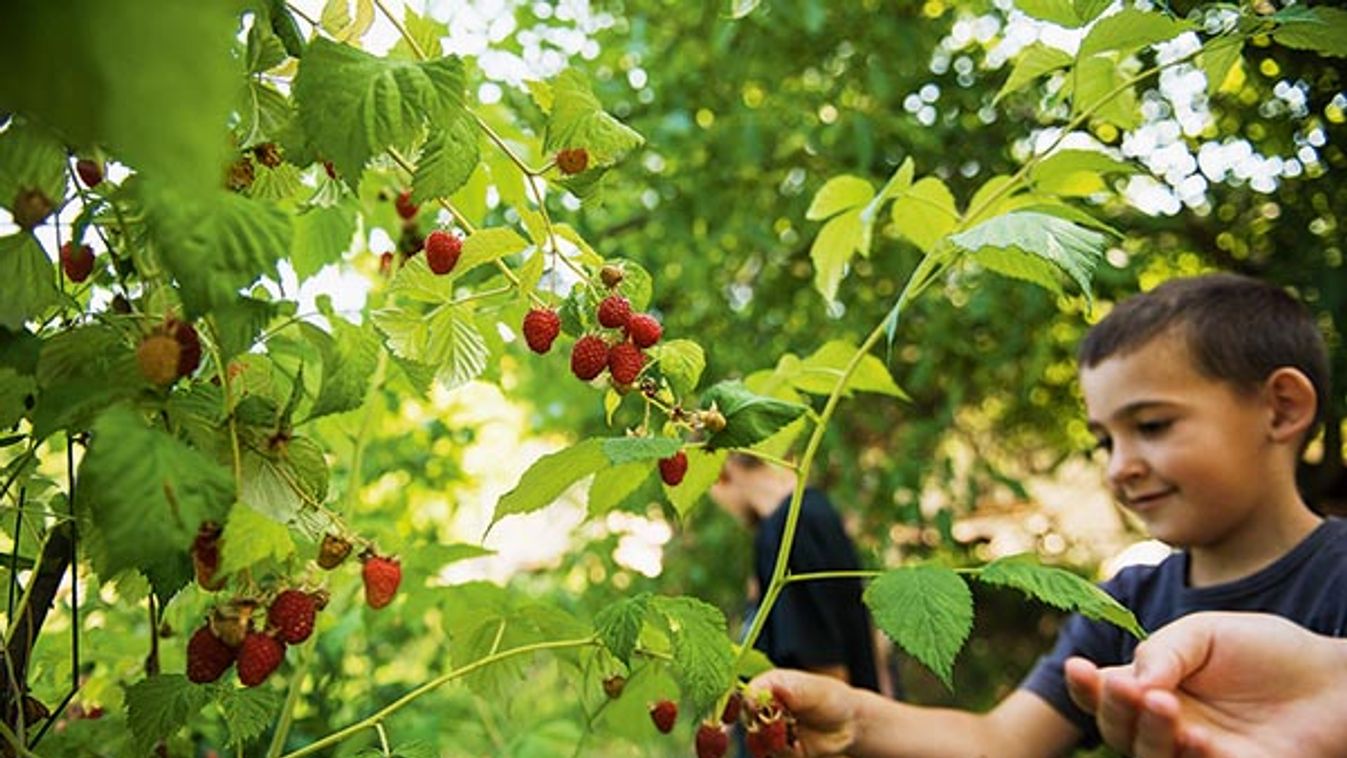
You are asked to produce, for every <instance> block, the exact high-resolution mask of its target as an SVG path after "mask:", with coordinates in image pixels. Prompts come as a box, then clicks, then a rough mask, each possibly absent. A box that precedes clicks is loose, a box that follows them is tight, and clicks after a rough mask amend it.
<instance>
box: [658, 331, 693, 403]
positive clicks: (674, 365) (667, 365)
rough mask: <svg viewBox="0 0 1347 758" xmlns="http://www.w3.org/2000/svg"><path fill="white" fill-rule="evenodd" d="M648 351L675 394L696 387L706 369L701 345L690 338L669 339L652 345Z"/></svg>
mask: <svg viewBox="0 0 1347 758" xmlns="http://www.w3.org/2000/svg"><path fill="white" fill-rule="evenodd" d="M649 353H650V356H651V357H652V358H653V359H654V360H655V362H656V363H658V364H659V369H660V371H661V372H662V373H663V374H664V378H665V379H668V380H669V385H670V386H672V387H673V391H674V394H675V395H678V396H680V397H681V396H683V395H687V394H690V393H691V392H692V391H693V390H695V389H697V383H698V382H700V381H701V379H702V371H703V370H705V369H706V353H705V352H704V351H703V350H702V346H701V345H698V344H697V343H696V342H693V341H692V340H669V341H668V342H661V343H659V344H656V345H654V346H653V347H651V348H650V349H649Z"/></svg>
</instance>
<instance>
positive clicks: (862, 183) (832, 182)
mask: <svg viewBox="0 0 1347 758" xmlns="http://www.w3.org/2000/svg"><path fill="white" fill-rule="evenodd" d="M874 196H875V188H874V187H871V186H870V182H868V181H866V180H864V179H862V178H860V177H859V176H851V175H849V174H844V175H842V176H834V177H833V178H831V179H829V180H828V181H827V182H825V183H824V185H823V186H822V187H820V188H819V191H818V192H815V193H814V199H813V201H812V202H810V204H809V210H807V211H805V214H804V217H805V218H807V219H809V220H810V221H822V220H823V219H825V218H829V217H831V216H833V215H835V214H838V213H841V212H842V211H845V210H848V209H850V208H855V207H858V206H861V205H865V204H866V203H868V202H870V200H871V198H873V197H874Z"/></svg>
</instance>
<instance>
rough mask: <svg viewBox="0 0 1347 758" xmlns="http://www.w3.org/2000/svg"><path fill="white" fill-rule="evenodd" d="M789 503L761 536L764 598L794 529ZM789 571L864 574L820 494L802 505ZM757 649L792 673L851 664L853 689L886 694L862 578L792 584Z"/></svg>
mask: <svg viewBox="0 0 1347 758" xmlns="http://www.w3.org/2000/svg"><path fill="white" fill-rule="evenodd" d="M789 503H790V499H789V498H787V499H786V500H784V501H782V503H781V505H780V506H778V507H777V509H776V510H775V511H773V512H772V514H771V515H770V516H768V517H767V518H765V519H763V521H762V523H761V524H759V525H758V531H757V534H756V535H755V536H754V539H753V568H754V575H755V576H756V577H757V580H758V591H759V592H761V591H762V590H763V589H764V588H766V587H767V584H768V582H770V581H771V578H772V568H773V567H774V566H775V564H776V553H777V551H778V550H779V549H780V547H781V536H782V534H784V533H785V530H786V513H787V511H788V508H787V507H786V506H787V505H788V504H789ZM788 565H789V567H790V571H791V573H793V574H806V573H812V572H816V571H854V570H856V569H859V568H860V567H861V566H860V561H859V560H858V559H857V557H856V549H855V546H854V545H853V544H852V542H851V538H849V537H848V536H847V533H846V530H845V529H844V528H843V526H842V519H841V517H840V516H838V515H837V511H836V510H834V509H833V507H832V504H831V503H829V502H828V498H827V497H826V496H824V494H823V493H822V492H819V491H818V490H815V489H813V488H809V489H806V490H805V492H804V499H803V501H802V502H801V503H800V520H799V523H798V524H797V525H796V528H795V542H793V543H792V544H791V551H790V561H789V564H788ZM755 610H756V609H754V611H755ZM754 611H751V612H754ZM751 612H750V613H751ZM750 618H751V616H750ZM754 647H756V648H758V649H759V650H761V651H763V652H764V653H766V654H767V657H768V658H769V659H771V661H772V663H775V664H776V665H778V666H783V667H787V668H811V667H818V666H831V665H837V664H845V665H846V667H847V670H848V672H849V674H850V676H851V684H853V685H854V686H857V687H864V688H866V689H870V690H878V689H879V672H878V669H877V668H876V667H875V654H874V636H873V634H872V633H871V626H870V615H869V612H868V611H867V610H866V608H865V605H864V604H863V603H862V602H861V582H860V580H859V579H828V580H824V581H812V582H801V583H799V584H790V585H787V586H786V588H785V589H783V590H782V591H781V595H780V596H779V597H778V598H777V601H776V604H775V605H773V606H772V615H771V616H770V617H768V619H767V623H766V624H765V625H763V628H762V634H761V635H760V636H759V637H758V640H757V643H756V644H755V645H754Z"/></svg>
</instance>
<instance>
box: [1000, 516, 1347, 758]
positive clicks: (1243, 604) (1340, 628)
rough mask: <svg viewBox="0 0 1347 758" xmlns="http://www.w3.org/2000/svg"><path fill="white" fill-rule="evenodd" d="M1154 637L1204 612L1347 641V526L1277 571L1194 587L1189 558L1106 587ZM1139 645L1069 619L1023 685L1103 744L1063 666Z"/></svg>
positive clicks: (1131, 571) (1101, 659)
mask: <svg viewBox="0 0 1347 758" xmlns="http://www.w3.org/2000/svg"><path fill="white" fill-rule="evenodd" d="M1101 586H1102V587H1103V588H1104V590H1105V591H1107V592H1108V593H1109V594H1110V595H1112V596H1113V597H1114V598H1116V599H1117V600H1118V602H1120V603H1122V604H1123V605H1125V606H1127V607H1128V608H1130V609H1131V610H1132V613H1134V614H1135V615H1136V617H1137V621H1138V622H1140V624H1141V627H1142V628H1143V629H1145V630H1146V631H1148V632H1151V631H1155V630H1157V629H1159V628H1160V627H1162V626H1164V625H1165V624H1168V623H1169V622H1171V621H1173V620H1174V619H1177V618H1179V617H1180V616H1186V615H1188V614H1190V613H1197V612H1199V611H1258V612H1263V613H1273V614H1276V615H1278V616H1283V617H1285V618H1287V619H1290V620H1291V621H1294V622H1296V623H1297V624H1300V625H1301V626H1303V627H1305V628H1306V629H1309V630H1311V631H1313V632H1317V633H1319V634H1323V635H1327V636H1330V637H1345V636H1347V521H1344V520H1342V519H1328V520H1326V521H1325V522H1324V523H1322V524H1320V525H1319V527H1318V528H1317V529H1315V530H1314V531H1313V532H1311V533H1310V535H1309V536H1308V537H1306V538H1305V539H1304V540H1301V542H1300V544H1299V545H1296V546H1295V547H1294V548H1292V549H1291V551H1290V552H1288V553H1287V554H1286V555H1283V556H1282V557H1281V558H1278V559H1277V560H1276V561H1275V562H1274V563H1273V564H1272V565H1270V566H1268V567H1267V568H1264V569H1262V570H1261V571H1258V572H1256V573H1254V574H1252V575H1250V576H1246V577H1244V578H1243V579H1237V580H1235V581H1233V582H1227V583H1225V584H1218V585H1212V586H1210V587H1189V586H1188V554H1187V553H1186V552H1180V553H1175V554H1174V555H1171V556H1170V557H1168V558H1166V559H1165V560H1164V561H1162V562H1161V563H1160V564H1158V565H1155V566H1134V567H1131V568H1127V569H1124V570H1122V571H1120V572H1119V573H1118V575H1117V576H1115V577H1114V578H1112V579H1110V580H1109V581H1107V582H1105V583H1104V584H1103V585H1101ZM1138 644H1139V640H1137V639H1136V638H1135V637H1133V636H1132V635H1131V634H1128V633H1127V632H1125V631H1123V630H1122V629H1120V628H1118V627H1116V626H1113V625H1112V624H1107V623H1104V622H1099V621H1090V620H1088V619H1086V618H1084V617H1082V616H1079V615H1076V616H1072V617H1071V618H1070V619H1068V620H1067V622H1066V625H1065V626H1064V627H1063V628H1062V632H1061V634H1060V635H1058V637H1057V644H1056V646H1055V647H1054V648H1053V650H1052V652H1051V653H1049V654H1048V655H1046V656H1044V657H1042V658H1040V659H1039V661H1038V663H1037V664H1035V665H1034V668H1033V670H1032V671H1030V672H1029V675H1028V676H1027V677H1025V679H1024V681H1023V682H1022V683H1021V684H1020V686H1021V687H1022V688H1024V689H1027V690H1029V691H1030V692H1033V693H1035V694H1037V695H1038V696H1039V697H1042V698H1043V699H1044V700H1046V701H1047V702H1048V703H1049V704H1051V705H1052V707H1054V708H1056V709H1057V711H1058V712H1060V713H1061V714H1062V715H1063V716H1066V717H1067V718H1068V719H1070V720H1071V721H1072V723H1074V724H1075V725H1076V726H1078V727H1080V729H1081V730H1082V731H1083V732H1085V740H1086V742H1087V744H1090V745H1094V744H1097V743H1098V742H1099V730H1098V728H1097V727H1096V725H1095V721H1094V717H1093V716H1091V715H1090V714H1089V713H1086V712H1085V711H1082V710H1081V709H1079V708H1077V707H1076V704H1075V703H1073V702H1071V698H1070V696H1069V695H1068V694H1067V690H1066V677H1065V674H1064V672H1063V669H1062V667H1063V664H1064V663H1065V662H1066V659H1067V658H1069V657H1070V656H1073V655H1079V656H1081V657H1083V658H1087V659H1089V660H1091V661H1093V662H1094V663H1095V664H1097V665H1099V666H1118V665H1122V664H1125V663H1130V662H1131V660H1132V654H1133V653H1134V652H1135V651H1136V647H1137V645H1138Z"/></svg>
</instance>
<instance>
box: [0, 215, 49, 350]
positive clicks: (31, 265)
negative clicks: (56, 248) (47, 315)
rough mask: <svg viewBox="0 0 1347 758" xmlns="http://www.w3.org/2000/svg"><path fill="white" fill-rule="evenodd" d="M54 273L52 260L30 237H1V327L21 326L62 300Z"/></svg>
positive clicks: (12, 327)
mask: <svg viewBox="0 0 1347 758" xmlns="http://www.w3.org/2000/svg"><path fill="white" fill-rule="evenodd" d="M53 274H54V269H53V267H52V265H51V260H50V259H48V258H47V256H46V255H43V253H42V248H41V247H39V246H38V244H37V242H36V241H34V240H33V238H32V237H31V236H29V235H27V234H25V233H23V232H20V233H18V234H11V235H10V236H8V237H0V326H5V327H8V328H10V329H18V328H20V327H21V326H22V325H23V323H24V322H25V321H27V320H28V319H31V318H34V317H37V316H40V315H41V314H42V313H43V311H44V310H45V309H46V308H48V307H50V306H53V305H56V304H57V303H58V302H60V300H59V297H60V295H59V293H58V292H57V291H56V287H55V286H54V285H53V284H52V281H53V279H54V276H53Z"/></svg>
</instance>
